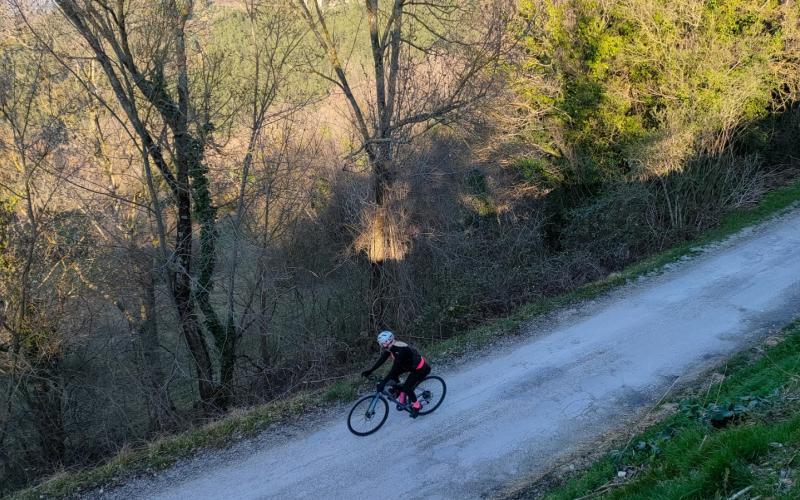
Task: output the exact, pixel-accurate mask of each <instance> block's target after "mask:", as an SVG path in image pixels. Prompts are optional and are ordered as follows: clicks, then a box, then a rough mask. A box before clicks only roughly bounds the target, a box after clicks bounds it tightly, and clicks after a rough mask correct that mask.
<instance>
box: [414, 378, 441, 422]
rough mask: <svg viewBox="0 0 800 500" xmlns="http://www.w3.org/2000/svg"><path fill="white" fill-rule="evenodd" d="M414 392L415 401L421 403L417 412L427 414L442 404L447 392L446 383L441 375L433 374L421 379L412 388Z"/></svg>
mask: <svg viewBox="0 0 800 500" xmlns="http://www.w3.org/2000/svg"><path fill="white" fill-rule="evenodd" d="M414 393H415V394H416V395H417V401H419V402H420V404H421V405H422V408H421V409H420V410H419V414H420V415H427V414H428V413H432V412H433V410H435V409H436V408H438V407H439V405H440V404H442V401H444V395H445V394H447V385H445V383H444V380H443V379H442V378H441V377H437V376H436V375H433V376H430V377H425V378H424V379H422V381H421V382H420V383H419V384H417V387H415V388H414Z"/></svg>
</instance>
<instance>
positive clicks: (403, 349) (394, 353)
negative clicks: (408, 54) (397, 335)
mask: <svg viewBox="0 0 800 500" xmlns="http://www.w3.org/2000/svg"><path fill="white" fill-rule="evenodd" d="M389 356H391V357H392V359H393V360H394V364H392V369H391V370H390V371H389V373H388V374H387V375H386V377H384V379H383V380H384V382H386V381H388V380H397V377H398V376H399V375H400V374H402V373H406V372H411V371H414V370H417V369H420V368H422V356H420V354H419V353H418V352H417V350H416V349H414V348H413V347H411V346H409V345H408V344H406V343H405V342H399V341H398V342H395V343H394V344H392V346H391V347H389V349H384V350H383V352H382V353H381V357H380V358H378V361H376V362H375V365H373V367H372V368H370V369H369V371H370V372H374V371H375V370H377V369H378V368H380V366H381V365H382V364H383V363H385V362H386V360H387V359H389Z"/></svg>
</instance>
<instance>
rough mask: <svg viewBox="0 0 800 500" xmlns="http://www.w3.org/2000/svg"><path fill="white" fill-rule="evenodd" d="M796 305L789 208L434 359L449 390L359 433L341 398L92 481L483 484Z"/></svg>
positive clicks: (378, 490) (469, 494) (156, 487)
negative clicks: (288, 422)
mask: <svg viewBox="0 0 800 500" xmlns="http://www.w3.org/2000/svg"><path fill="white" fill-rule="evenodd" d="M799 306H800V211H794V212H791V213H789V214H786V215H784V216H782V217H780V218H777V219H775V220H773V221H770V222H768V223H765V224H762V225H761V226H758V227H755V228H752V229H747V230H745V231H743V232H742V233H740V234H738V235H736V236H734V237H732V238H730V239H729V240H727V241H726V242H724V243H720V244H717V245H714V246H713V247H710V248H706V249H704V250H703V251H702V252H701V253H700V254H699V255H697V256H695V257H693V258H691V259H686V258H685V259H683V260H681V261H678V262H676V263H674V264H671V265H669V266H668V267H667V269H665V270H664V272H662V273H660V274H658V275H656V276H651V277H646V278H642V279H639V280H638V281H637V282H636V283H632V284H629V285H627V286H625V287H623V288H621V289H619V290H617V291H615V292H613V293H611V294H609V295H608V296H606V297H604V298H602V299H598V300H595V301H591V302H589V303H587V304H583V305H581V306H580V307H577V308H572V309H569V310H565V311H560V312H558V313H556V314H554V315H551V316H550V317H549V319H548V320H547V321H542V320H539V321H536V322H534V323H532V324H531V325H530V326H529V328H528V330H529V332H528V335H526V336H525V337H524V338H523V339H522V340H519V341H516V342H511V343H505V344H504V345H503V346H502V347H498V348H496V349H490V350H489V351H488V352H485V353H483V354H481V355H479V356H476V357H474V359H471V360H470V361H468V362H463V363H460V364H457V365H456V366H454V367H451V368H449V369H445V370H443V371H441V370H440V371H439V374H440V375H442V376H443V377H444V378H445V379H446V380H447V383H448V395H447V398H446V400H445V401H444V403H443V405H442V406H441V407H440V408H439V409H438V410H437V411H436V412H435V413H433V414H431V415H428V416H424V417H420V418H418V419H416V420H412V419H410V418H409V417H408V415H407V414H406V413H400V412H397V411H396V410H394V409H392V410H391V412H392V413H391V414H390V415H389V419H388V421H387V422H386V424H385V425H384V427H383V428H382V429H381V430H380V431H378V432H377V433H376V434H373V435H371V436H368V437H356V436H354V435H352V434H350V433H349V432H348V430H347V426H346V421H345V419H346V416H347V409H346V408H341V409H337V411H335V412H329V413H328V414H327V415H325V416H323V417H322V418H320V419H318V420H319V421H317V422H316V423H315V424H314V425H310V426H306V427H303V428H297V429H294V430H290V431H287V433H288V436H287V435H286V433H284V437H283V438H276V437H274V435H275V431H274V430H273V431H269V432H272V433H273V434H272V435H269V436H267V435H265V437H263V438H259V439H258V440H255V441H253V442H251V443H250V444H244V445H239V446H237V447H234V449H233V450H232V451H230V450H229V451H227V452H208V453H206V454H204V455H201V456H199V457H197V458H195V459H192V460H189V461H186V462H184V463H182V464H180V465H178V466H176V467H174V468H173V469H171V470H168V471H165V472H164V473H161V474H159V475H158V476H156V477H155V478H152V479H139V480H136V481H133V482H131V483H129V484H126V485H125V486H123V487H121V488H117V489H115V490H113V491H110V492H106V493H104V494H101V496H111V497H115V498H131V497H133V498H158V499H199V498H236V499H255V498H276V499H294V498H303V499H308V498H314V499H327V498H342V499H377V498H406V499H412V498H426V499H439V498H441V499H454V498H459V499H461V498H479V497H482V496H485V495H487V494H491V493H492V492H494V491H496V490H497V489H498V488H500V487H502V486H503V485H507V484H509V483H512V482H514V481H515V480H517V479H518V478H519V477H520V476H521V475H523V474H529V473H531V472H532V471H534V472H535V471H537V470H544V469H545V468H546V467H548V466H549V465H550V464H552V463H554V461H557V460H559V459H560V458H561V457H563V456H565V455H566V454H567V453H569V452H570V451H572V450H574V449H576V448H577V447H579V446H582V445H585V444H586V443H589V442H591V441H592V440H593V439H596V438H597V437H599V436H601V435H603V434H604V433H607V432H609V431H612V430H614V429H616V428H619V427H620V426H624V425H627V424H628V423H630V422H632V421H634V420H635V419H637V418H640V417H641V416H642V415H643V414H644V413H645V412H646V411H647V409H648V408H649V407H650V406H651V405H652V404H653V403H655V402H656V401H658V400H659V399H660V398H661V397H662V396H663V395H664V394H665V392H667V391H668V390H669V388H670V387H674V385H675V383H676V382H679V383H681V382H684V381H689V380H691V379H692V378H693V377H696V376H697V374H698V373H700V372H701V371H702V370H703V369H706V368H707V367H709V366H713V365H714V364H715V363H719V362H720V360H721V359H724V358H725V357H726V356H729V355H730V354H732V353H734V352H735V351H737V350H739V349H742V348H743V347H746V346H748V345H750V344H752V343H753V342H755V341H757V340H758V339H760V338H763V336H764V335H766V334H768V333H769V332H771V331H775V330H776V329H777V328H779V327H781V326H783V325H785V324H786V323H788V322H789V321H790V320H791V319H792V318H793V317H794V316H795V315H796V314H797V313H798V312H800V307H799ZM434 368H435V367H434Z"/></svg>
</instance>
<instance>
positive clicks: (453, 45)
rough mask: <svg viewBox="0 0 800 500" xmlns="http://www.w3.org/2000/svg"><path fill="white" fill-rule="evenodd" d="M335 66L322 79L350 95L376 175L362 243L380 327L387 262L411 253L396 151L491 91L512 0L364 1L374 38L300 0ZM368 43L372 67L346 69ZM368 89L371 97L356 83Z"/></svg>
mask: <svg viewBox="0 0 800 500" xmlns="http://www.w3.org/2000/svg"><path fill="white" fill-rule="evenodd" d="M295 6H296V8H297V9H298V10H299V12H300V13H301V15H302V17H303V19H304V20H305V22H306V24H307V25H308V27H309V29H310V30H311V32H312V33H313V40H314V41H315V44H316V46H317V47H318V48H319V49H320V54H319V55H320V58H321V59H323V60H325V61H326V62H327V64H326V65H322V66H323V67H325V66H327V69H324V70H320V69H318V67H319V65H318V64H314V68H315V69H314V72H315V73H316V74H317V75H318V76H320V77H322V78H323V79H324V80H326V81H328V82H330V83H331V84H332V85H335V86H336V87H338V89H339V90H340V91H341V92H342V93H343V94H344V96H345V98H346V100H347V103H348V104H349V110H350V114H351V119H352V125H353V128H354V130H355V133H356V135H357V137H358V140H359V142H360V144H359V145H358V147H357V148H356V151H355V152H354V154H358V153H362V152H363V153H365V154H366V159H367V163H368V165H369V168H370V171H371V175H372V200H371V205H372V207H371V209H370V210H368V212H369V214H368V216H367V221H366V224H365V225H366V227H365V228H364V232H363V235H362V238H361V241H362V243H363V247H364V250H365V251H366V254H367V256H368V258H369V262H370V268H371V280H370V290H371V304H372V307H371V311H370V319H371V324H372V325H371V326H372V329H380V328H385V327H387V326H388V325H387V323H388V322H389V317H388V314H389V306H390V300H391V299H390V296H391V295H393V292H392V290H391V288H392V285H391V280H390V277H389V275H388V272H389V268H388V264H390V263H391V262H399V261H402V260H403V259H404V258H405V256H406V253H407V251H408V248H407V247H408V242H407V241H406V236H405V234H404V233H405V231H404V229H403V227H402V223H401V221H400V217H399V214H398V203H399V202H400V201H401V198H402V196H401V194H400V193H399V190H397V189H396V179H397V177H398V174H399V173H400V172H401V171H402V169H403V166H402V165H400V164H398V161H397V158H398V152H399V150H400V148H402V147H403V145H405V144H408V142H409V141H411V140H412V139H413V138H414V137H415V136H416V135H419V134H420V133H423V132H425V131H427V130H429V129H431V128H432V127H434V126H436V125H438V124H445V123H450V122H452V121H453V120H455V119H457V118H458V117H459V116H460V115H462V114H463V113H464V112H466V111H468V110H469V109H471V108H473V107H474V106H475V105H476V104H477V103H479V102H480V101H481V100H482V99H483V98H484V97H485V96H486V95H487V93H489V92H490V91H491V90H492V89H493V88H494V86H493V83H494V81H493V79H492V78H491V76H492V73H493V69H495V63H496V62H497V61H498V56H499V55H500V54H501V52H502V51H503V49H504V45H505V40H506V39H505V33H506V31H505V26H506V22H505V20H506V15H507V14H508V13H509V12H510V8H509V6H508V5H506V3H505V2H484V1H482V0H471V1H466V2H464V1H454V0H433V1H429V0H426V1H416V0H387V1H381V0H365V1H364V3H363V10H362V14H365V15H366V19H367V31H368V36H366V37H360V36H359V35H360V34H359V33H356V34H353V36H354V37H355V40H353V39H347V38H345V37H341V36H339V34H338V33H336V32H335V30H334V29H333V28H332V27H333V26H334V24H333V23H331V22H330V21H331V18H332V17H333V16H335V15H337V11H336V8H335V7H330V6H326V5H325V3H324V2H320V1H319V0H311V1H304V0H295ZM359 43H362V44H365V43H368V44H369V53H370V54H371V60H372V61H371V67H368V68H366V69H363V70H361V69H356V68H358V65H357V64H352V65H350V64H348V63H349V61H348V60H347V57H348V54H349V52H348V51H349V49H350V48H351V47H352V46H354V45H356V44H359ZM364 81H366V83H367V85H366V86H367V90H363V89H362V88H361V86H360V85H356V84H355V83H354V82H364Z"/></svg>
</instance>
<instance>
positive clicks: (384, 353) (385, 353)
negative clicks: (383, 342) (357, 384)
mask: <svg viewBox="0 0 800 500" xmlns="http://www.w3.org/2000/svg"><path fill="white" fill-rule="evenodd" d="M387 359H389V351H385V350H384V351H382V352H381V357H380V358H378V361H376V362H375V364H374V365H372V368H370V369H369V370H367V371H368V372H374V371H375V370H377V369H378V368H380V367H381V365H382V364H384V363H385V362H386V360H387Z"/></svg>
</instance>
